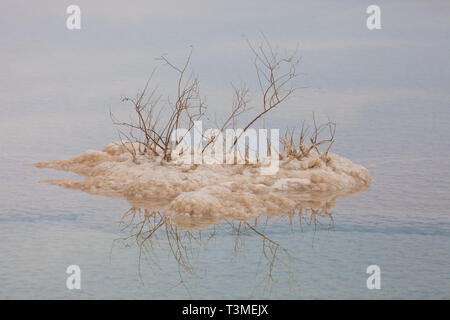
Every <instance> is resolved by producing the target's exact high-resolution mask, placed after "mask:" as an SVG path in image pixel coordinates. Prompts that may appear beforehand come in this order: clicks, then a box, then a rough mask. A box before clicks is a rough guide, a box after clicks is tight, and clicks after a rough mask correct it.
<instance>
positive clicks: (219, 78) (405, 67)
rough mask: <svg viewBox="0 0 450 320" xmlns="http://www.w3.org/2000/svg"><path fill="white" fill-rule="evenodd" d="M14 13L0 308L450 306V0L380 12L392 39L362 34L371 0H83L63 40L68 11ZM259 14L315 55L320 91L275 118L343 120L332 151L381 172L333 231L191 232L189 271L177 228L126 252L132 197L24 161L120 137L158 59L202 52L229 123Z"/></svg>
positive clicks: (6, 89) (0, 216)
mask: <svg viewBox="0 0 450 320" xmlns="http://www.w3.org/2000/svg"><path fill="white" fill-rule="evenodd" d="M2 6H4V7H5V9H7V12H9V14H8V16H4V17H2V22H1V23H0V25H1V26H2V28H1V30H2V31H1V33H2V37H1V40H0V41H1V42H0V43H1V47H2V52H1V53H0V57H1V58H2V61H3V64H4V65H5V68H3V70H4V71H3V72H2V73H1V74H0V108H1V109H0V110H1V118H0V150H1V151H0V172H1V184H0V235H1V241H0V298H3V299H13V298H25V299H38V298H41V299H42V298H44V299H54V298H63V299H81V298H88V299H104V298H118V299H161V298H168V299H179V298H196V299H241V298H242V299H246V298H273V299H278V298H283V299H310V298H312V299H316V298H319V299H332V298H338V299H341V298H350V299H361V298H362V299H366V298H367V299H386V298H387V299H391V298H395V299H397V298H398V299H408V298H418V299H429V298H438V299H443V298H444V299H448V298H450V268H449V266H450V255H449V249H450V216H449V214H450V212H449V205H450V197H449V195H450V182H449V181H450V170H449V167H450V160H449V159H450V142H449V139H448V136H449V135H450V108H449V105H450V95H449V93H448V86H449V83H450V68H449V64H448V61H447V53H448V49H449V42H448V39H449V38H448V35H449V25H448V22H446V21H447V19H446V12H447V13H448V9H449V8H448V5H444V4H440V3H437V4H434V5H433V6H432V7H431V8H425V7H421V6H420V5H418V6H416V7H413V6H408V5H406V4H398V5H392V6H387V5H386V6H384V7H383V6H382V10H383V17H385V18H384V19H385V20H383V21H384V25H383V29H382V30H381V31H380V32H379V33H378V34H374V33H368V31H367V29H365V26H364V14H362V17H361V15H360V14H359V13H360V12H362V13H364V11H365V7H364V5H363V4H359V2H355V3H353V4H349V5H348V7H345V8H335V7H333V6H332V5H331V4H329V5H328V6H326V5H323V6H318V5H315V4H313V3H308V2H304V3H297V2H295V3H288V2H286V4H284V5H280V7H278V8H277V10H275V11H274V10H272V9H273V8H272V6H273V5H269V4H264V5H263V8H261V10H256V11H255V10H251V8H252V7H251V6H249V5H244V4H240V5H239V6H240V9H241V10H231V8H229V7H227V8H226V10H224V8H221V7H211V8H209V7H208V8H209V9H208V10H206V9H205V12H203V11H200V12H197V13H194V12H190V11H184V12H183V13H181V12H180V13H179V16H173V15H171V14H169V12H171V11H170V10H164V5H162V4H160V6H161V8H159V7H158V6H156V7H157V8H159V9H160V10H156V11H157V12H156V13H155V12H154V11H155V10H152V9H151V8H148V11H146V10H144V9H145V8H146V7H144V9H142V10H139V13H138V12H135V10H134V9H132V8H131V9H130V8H128V10H123V9H124V8H121V7H115V6H113V7H109V8H108V9H106V8H105V7H102V6H101V5H99V6H94V5H90V4H89V3H87V2H81V3H80V6H81V8H82V10H83V12H84V13H85V15H86V19H87V20H86V21H85V23H86V24H85V25H84V28H83V29H82V30H80V31H79V33H74V32H72V33H68V31H67V30H66V29H65V27H64V19H65V17H66V15H65V8H64V6H62V7H58V6H55V5H51V4H49V3H47V4H45V3H43V4H42V5H41V6H39V7H38V6H37V5H36V7H32V8H30V7H29V6H35V5H28V4H25V3H24V4H17V5H13V4H12V3H11V4H9V3H8V2H4V3H2ZM26 8H28V9H26ZM25 9H26V10H25ZM287 9H290V10H287ZM180 10H181V8H180ZM219 11H220V12H222V14H223V15H222V16H221V18H220V19H211V15H213V14H214V13H217V12H219ZM1 12H6V10H1ZM145 12H147V13H148V15H146V13H145ZM235 12H241V13H240V14H238V15H236V14H234V13H235ZM266 12H272V13H273V12H276V13H278V14H277V15H275V14H271V15H268V13H266ZM311 12H312V13H314V14H316V16H317V15H318V14H319V13H320V14H322V15H323V17H324V18H323V19H319V20H320V21H318V20H317V19H313V18H312V17H313V16H314V15H313V14H311ZM266 14H267V15H268V16H266ZM3 15H4V14H3ZM134 15H137V18H136V19H133V18H130V17H132V16H134ZM417 15H419V16H420V17H422V19H416V20H414V21H412V20H410V19H412V18H410V16H415V17H417ZM289 17H291V18H290V19H288V18H289ZM293 17H295V19H294V18H293ZM298 17H300V18H303V19H297V18H298ZM343 17H344V18H343ZM262 19H267V20H265V21H268V22H270V23H271V25H276V27H274V30H271V32H267V33H268V34H269V36H271V37H272V38H274V39H275V41H276V39H278V40H279V41H280V43H291V42H292V41H294V40H295V41H302V40H304V39H305V41H306V44H308V40H309V41H310V42H309V43H311V45H310V46H309V47H308V46H307V45H306V47H305V48H304V51H303V60H302V66H303V67H304V71H305V75H304V76H303V77H302V78H301V81H302V83H303V84H306V85H308V88H307V89H304V90H302V91H301V92H299V94H298V95H297V96H296V98H295V99H293V100H292V101H290V102H289V103H288V104H287V105H286V107H285V108H284V109H282V110H280V112H278V113H276V114H273V116H272V117H271V121H270V123H269V124H270V125H271V126H272V127H275V128H284V127H285V126H293V125H295V124H298V122H299V120H298V119H306V120H308V119H310V117H311V112H312V111H315V112H316V114H317V115H318V116H319V117H322V118H326V117H330V118H331V119H333V120H335V121H336V122H337V141H336V144H335V146H334V152H336V153H338V154H340V155H342V156H345V157H347V158H349V159H351V160H353V161H355V162H357V163H360V164H362V165H364V166H366V167H369V166H370V165H374V168H370V169H369V170H370V173H371V174H372V177H373V179H374V183H373V185H372V186H371V187H370V188H369V189H368V190H367V191H365V192H364V193H362V194H359V195H355V196H352V197H349V198H345V199H339V200H338V201H337V203H336V205H335V206H334V207H333V208H332V209H331V210H330V213H331V214H332V218H333V219H332V220H331V219H330V218H329V217H326V216H323V217H318V219H317V224H314V223H311V221H310V220H309V219H308V217H304V219H303V220H302V223H301V224H300V223H299V217H298V216H295V217H294V218H293V220H292V222H290V221H289V219H288V217H286V216H285V217H279V218H275V219H270V220H268V221H267V222H266V221H265V220H264V219H261V220H260V222H259V224H258V228H257V230H258V231H259V232H260V233H261V234H258V233H256V232H254V231H252V230H248V229H247V232H244V233H240V234H236V231H235V230H234V229H233V227H232V226H231V225H230V224H229V222H222V223H219V224H218V225H216V226H214V227H210V228H209V229H206V230H202V232H201V235H200V234H197V233H195V234H185V233H183V232H181V233H180V234H181V235H182V236H184V238H182V240H181V241H182V242H181V244H182V245H183V246H184V248H185V249H186V253H187V255H184V256H183V259H182V260H180V259H178V260H177V259H175V257H174V255H173V254H172V253H171V250H170V244H173V242H170V241H168V239H167V236H166V234H165V232H164V228H161V229H160V230H159V231H158V232H157V233H155V236H154V237H152V240H151V242H149V241H147V242H146V243H145V245H144V247H143V249H142V251H140V249H141V248H140V247H139V246H138V245H136V242H135V241H132V240H133V238H131V241H127V242H125V243H124V242H120V241H115V240H116V239H119V238H124V237H127V236H130V235H133V230H131V229H130V228H126V229H125V230H122V227H123V226H121V225H120V223H119V222H120V220H121V218H122V215H123V214H124V213H125V212H127V210H129V209H130V204H128V203H127V202H126V201H124V200H120V199H109V198H102V197H99V196H92V195H88V194H85V193H82V192H80V191H72V190H66V189H61V188H58V187H56V186H52V185H48V184H42V183H37V181H39V180H41V179H47V178H54V177H71V176H73V175H71V174H68V173H63V172H53V171H50V170H38V169H36V168H34V167H29V166H23V163H24V162H32V161H42V160H53V159H67V158H69V157H71V156H75V155H78V154H81V153H82V152H84V151H85V150H87V149H97V150H98V149H101V148H102V147H103V146H105V145H106V144H108V143H110V142H111V141H113V140H115V139H116V138H117V137H116V133H115V131H114V129H113V127H112V126H111V122H110V119H109V115H108V107H109V106H110V105H112V107H113V108H119V104H120V103H119V99H120V96H121V95H122V94H130V93H133V92H134V91H135V90H136V89H137V88H139V87H140V86H141V85H142V84H143V82H144V81H145V79H146V76H148V74H149V72H150V71H151V67H152V66H153V65H154V64H155V61H154V60H153V59H152V58H149V57H154V56H157V55H159V54H161V53H164V52H173V54H174V55H175V57H181V58H182V57H183V55H184V53H185V49H186V48H187V46H188V45H189V44H191V43H194V44H196V46H197V48H198V49H196V50H197V51H195V52H198V55H197V56H195V55H194V61H193V62H194V66H197V70H198V71H199V73H200V77H201V79H205V80H203V82H202V83H204V87H205V94H206V95H208V94H209V95H211V99H210V100H209V106H210V109H211V110H212V111H217V112H218V113H220V112H223V110H224V108H228V107H229V101H230V95H229V93H230V88H229V85H228V84H229V81H230V80H233V81H236V80H237V81H239V80H240V79H242V78H245V79H246V77H245V76H246V75H247V74H248V72H247V71H249V70H250V71H251V69H246V68H247V65H248V61H249V59H248V58H249V56H247V55H246V53H245V50H244V53H242V52H241V50H240V49H239V48H240V47H238V48H237V49H236V47H235V45H234V42H233V41H236V43H238V45H239V44H240V43H241V42H242V39H241V38H240V34H241V33H242V32H244V31H246V30H250V31H249V32H253V31H254V30H258V28H260V27H261V23H260V21H262ZM333 19H334V20H333ZM299 20H300V21H299ZM61 21H62V22H61ZM171 21H176V23H175V22H174V24H171V23H170V22H171ZM333 21H334V23H333ZM416 21H418V22H416ZM232 22H233V23H232ZM177 23H178V24H179V23H184V25H183V26H184V28H182V31H181V32H180V31H179V28H178V27H179V25H177ZM206 25H208V26H209V28H208V29H209V30H205V26H206ZM31 26H34V28H32V27H31ZM406 26H408V27H406ZM155 30H165V31H163V32H159V33H157V32H156V31H155ZM75 32H77V31H75ZM213 32H214V35H212V33H213ZM288 40H289V41H288ZM291 40H292V41H291ZM295 41H294V43H295ZM225 49H226V50H225ZM244 49H245V47H244ZM195 52H194V53H195ZM195 57H197V58H195ZM195 59H196V60H195ZM234 66H235V67H234ZM161 77H163V76H161ZM165 79H166V78H161V81H162V82H164V81H165ZM125 114H126V113H125ZM230 223H231V222H230ZM234 224H235V225H236V222H234ZM262 234H263V235H264V237H262ZM264 239H266V240H265V241H264ZM267 239H270V240H267ZM270 241H273V242H270ZM275 243H276V245H275ZM113 244H114V246H113ZM150 245H151V246H150ZM151 248H153V249H151ZM150 249H151V250H150ZM140 252H141V253H143V254H141V258H139V256H140V255H139V253H140ZM274 252H275V253H274ZM180 262H181V263H180ZM72 264H76V265H79V266H80V268H81V272H82V276H81V279H82V280H81V286H82V288H81V290H68V289H67V288H66V279H67V277H68V275H67V274H66V273H65V271H66V268H67V267H68V266H69V265H72ZM372 264H376V265H378V266H379V267H380V269H381V289H380V290H368V289H367V287H366V279H367V277H368V276H369V275H368V274H367V273H366V268H367V267H368V266H369V265H372Z"/></svg>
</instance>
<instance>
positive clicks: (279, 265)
mask: <svg viewBox="0 0 450 320" xmlns="http://www.w3.org/2000/svg"><path fill="white" fill-rule="evenodd" d="M360 191H362V190H359V192H360ZM352 193H353V194H354V193H357V192H352ZM348 195H349V194H348V193H347V194H342V193H341V194H337V195H336V194H334V195H331V194H316V195H314V194H309V195H307V196H306V195H303V200H301V201H297V205H296V206H295V207H294V208H292V210H290V211H289V212H287V213H285V214H282V215H272V216H259V217H256V218H254V217H252V218H250V219H248V218H247V219H246V218H241V219H239V217H233V219H229V218H226V217H217V216H211V215H207V216H201V215H192V216H183V215H175V216H168V215H165V214H164V213H162V212H161V211H155V210H152V208H151V207H150V206H149V205H151V203H147V206H144V203H139V204H135V205H133V206H132V207H131V208H130V209H129V210H128V211H127V212H125V214H124V215H123V217H122V219H121V221H120V228H121V232H123V233H125V234H126V235H125V236H124V237H121V238H118V239H116V240H114V243H113V247H114V245H116V244H117V243H120V244H121V245H122V246H124V247H137V248H138V250H139V254H138V257H139V258H138V259H139V263H138V269H139V270H138V273H139V278H140V279H141V282H142V284H143V285H144V281H143V279H142V262H143V261H144V260H146V261H148V262H149V265H150V266H151V267H155V266H159V264H158V260H159V259H158V258H159V257H160V255H161V254H164V253H165V252H163V251H158V249H160V247H159V246H158V245H157V244H156V243H158V241H161V240H162V241H164V242H166V243H167V244H168V247H169V248H170V254H171V256H172V258H173V260H174V261H175V262H176V265H177V270H178V278H179V281H178V283H177V284H176V285H175V286H179V285H182V286H184V288H185V289H186V291H187V292H188V293H189V294H190V288H189V285H188V282H187V281H185V280H186V277H197V276H198V274H197V267H196V266H195V265H194V264H193V262H192V260H193V257H194V256H195V255H196V254H198V253H199V252H200V250H202V249H204V248H206V247H207V244H208V242H209V241H210V240H211V239H214V238H216V236H217V235H218V234H219V233H225V234H228V235H231V237H232V239H233V252H230V256H231V255H234V257H236V258H237V257H238V256H239V252H240V251H241V250H242V249H243V248H244V247H245V241H246V239H248V238H249V237H257V238H259V239H260V241H258V243H259V247H258V248H254V247H252V248H251V250H260V252H261V259H260V263H259V264H258V265H257V266H256V268H255V276H254V279H253V280H254V291H256V290H262V291H263V292H270V290H271V289H272V286H273V285H274V284H281V283H280V281H279V279H277V277H276V276H275V274H283V275H284V276H283V278H285V279H286V278H287V279H288V280H287V281H286V283H283V284H285V285H287V286H292V285H293V284H294V283H295V278H294V273H293V266H294V265H295V264H294V263H292V262H293V260H297V259H299V258H298V257H296V256H295V255H294V253H293V252H291V251H290V250H288V249H287V248H285V247H284V246H283V245H282V244H281V243H279V242H277V241H275V240H274V239H273V238H271V237H270V227H271V225H273V223H276V222H277V221H278V220H284V221H282V223H283V224H285V226H286V227H288V228H289V229H290V230H291V231H293V232H294V231H296V230H298V229H300V230H301V231H304V229H305V228H309V229H312V231H313V234H314V235H313V239H312V246H314V239H315V232H316V230H317V228H318V227H320V228H321V229H322V228H323V227H324V226H325V228H326V229H333V227H334V219H333V216H332V214H331V213H330V210H331V208H332V207H334V205H335V204H336V200H337V198H338V197H344V196H348ZM111 250H112V249H111ZM111 252H112V251H111ZM194 260H195V259H194ZM161 269H163V268H161ZM286 276H287V277H286Z"/></svg>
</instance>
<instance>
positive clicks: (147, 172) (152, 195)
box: [33, 143, 372, 219]
mask: <svg viewBox="0 0 450 320" xmlns="http://www.w3.org/2000/svg"><path fill="white" fill-rule="evenodd" d="M280 159H281V160H280V162H279V170H278V172H277V173H276V174H274V175H261V172H260V168H259V166H258V165H252V164H245V165H244V164H243V165H226V164H214V165H207V164H200V165H185V164H179V163H177V161H172V162H169V163H168V162H163V161H161V158H160V157H157V156H153V157H149V156H148V155H138V156H137V161H133V159H132V156H131V155H130V153H129V152H127V150H126V149H125V148H124V147H123V146H122V145H120V144H117V143H113V144H110V145H108V146H106V147H105V148H104V149H103V150H102V151H87V152H85V153H84V154H82V155H80V156H76V157H73V158H71V159H69V160H55V161H51V162H37V163H34V164H33V165H34V166H36V167H38V168H51V169H56V170H63V171H70V172H73V173H76V174H78V175H80V176H83V177H84V180H82V181H78V180H74V179H57V180H45V181H44V182H49V183H52V184H56V185H58V186H62V187H66V188H71V189H78V190H82V191H85V192H88V193H91V194H98V195H103V196H110V197H119V198H123V199H126V200H128V201H129V202H130V203H134V204H135V203H145V204H146V207H149V206H151V207H152V208H153V209H154V210H155V211H156V210H160V211H164V213H165V214H166V215H171V216H195V215H200V216H211V217H213V216H215V217H221V218H233V217H234V218H236V217H239V218H241V219H245V218H250V217H255V216H260V215H277V214H281V213H283V212H287V211H290V210H292V209H295V208H298V206H299V203H300V202H304V201H307V200H308V199H314V200H315V201H317V200H320V199H323V201H329V200H330V199H334V200H335V199H336V198H337V196H345V195H349V194H353V193H357V192H360V191H363V190H365V189H366V188H367V187H368V186H369V185H370V184H371V182H372V179H371V176H370V174H369V172H368V170H367V169H366V168H364V167H362V166H360V165H358V164H355V163H353V162H351V161H350V160H348V159H346V158H343V157H340V156H338V155H336V154H332V153H329V155H328V159H329V160H328V161H324V160H322V158H321V157H320V156H319V155H318V154H317V153H315V152H313V151H312V152H311V153H310V155H309V156H308V157H307V158H303V159H302V160H298V159H296V158H294V157H288V156H286V155H283V154H281V157H280Z"/></svg>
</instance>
